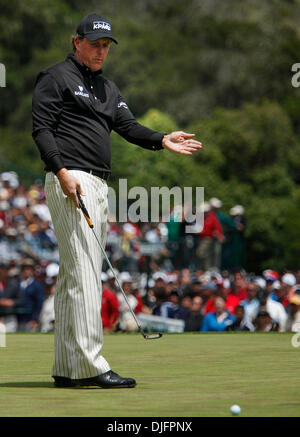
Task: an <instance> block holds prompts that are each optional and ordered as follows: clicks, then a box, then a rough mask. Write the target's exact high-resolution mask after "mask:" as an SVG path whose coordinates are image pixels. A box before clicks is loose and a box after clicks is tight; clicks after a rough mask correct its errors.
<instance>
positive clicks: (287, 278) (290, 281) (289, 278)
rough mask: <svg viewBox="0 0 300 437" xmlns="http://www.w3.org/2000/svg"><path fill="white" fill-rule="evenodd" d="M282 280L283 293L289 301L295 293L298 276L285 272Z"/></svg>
mask: <svg viewBox="0 0 300 437" xmlns="http://www.w3.org/2000/svg"><path fill="white" fill-rule="evenodd" d="M280 282H281V290H282V295H283V297H284V298H285V300H286V301H288V300H289V299H290V298H291V297H292V296H293V295H294V294H295V285H296V282H297V281H296V277H295V276H294V275H293V274H292V273H285V274H284V275H283V276H282V278H281V281H280ZM286 303H287V302H286Z"/></svg>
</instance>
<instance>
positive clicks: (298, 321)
mask: <svg viewBox="0 0 300 437" xmlns="http://www.w3.org/2000/svg"><path fill="white" fill-rule="evenodd" d="M286 331H288V332H300V296H299V295H298V294H294V295H293V296H291V297H290V298H289V315H288V318H287V322H286Z"/></svg>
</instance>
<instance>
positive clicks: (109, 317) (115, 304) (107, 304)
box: [101, 288, 120, 329]
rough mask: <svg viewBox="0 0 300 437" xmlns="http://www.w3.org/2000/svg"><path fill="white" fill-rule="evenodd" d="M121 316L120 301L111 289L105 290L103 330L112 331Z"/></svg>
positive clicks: (103, 294)
mask: <svg viewBox="0 0 300 437" xmlns="http://www.w3.org/2000/svg"><path fill="white" fill-rule="evenodd" d="M119 315H120V311H119V301H118V298H117V296H116V295H115V293H114V292H113V291H112V290H110V289H109V288H103V292H102V308H101V317H102V324H103V328H106V329H112V328H113V325H114V324H115V323H116V321H117V320H118V318H119Z"/></svg>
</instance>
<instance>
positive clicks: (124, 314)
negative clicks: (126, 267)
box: [117, 272, 138, 331]
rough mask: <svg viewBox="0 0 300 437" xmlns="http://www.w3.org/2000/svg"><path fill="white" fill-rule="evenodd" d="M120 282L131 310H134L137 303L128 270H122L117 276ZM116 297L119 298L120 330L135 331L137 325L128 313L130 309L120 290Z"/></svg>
mask: <svg viewBox="0 0 300 437" xmlns="http://www.w3.org/2000/svg"><path fill="white" fill-rule="evenodd" d="M119 280H120V283H121V285H122V288H123V291H124V293H125V294H126V297H127V299H128V302H129V305H130V307H131V308H132V309H133V311H135V310H136V308H137V305H138V300H137V299H136V297H135V296H134V295H133V294H132V282H133V280H132V277H131V275H130V273H129V272H122V273H121V274H120V276H119ZM117 298H118V300H119V305H120V306H119V311H120V318H119V328H120V329H121V330H122V331H136V330H137V326H136V323H135V321H134V319H133V317H132V314H131V313H130V310H129V308H128V305H127V303H126V302H125V299H124V297H123V295H122V293H121V292H118V293H117Z"/></svg>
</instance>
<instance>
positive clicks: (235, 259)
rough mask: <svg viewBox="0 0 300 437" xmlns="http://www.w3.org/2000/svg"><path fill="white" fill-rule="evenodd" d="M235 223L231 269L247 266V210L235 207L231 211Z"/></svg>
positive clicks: (239, 206)
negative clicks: (245, 236) (245, 233)
mask: <svg viewBox="0 0 300 437" xmlns="http://www.w3.org/2000/svg"><path fill="white" fill-rule="evenodd" d="M229 214H230V215H231V216H232V218H233V221H234V223H235V231H234V232H233V234H232V249H231V250H232V254H231V257H232V258H231V259H232V264H233V265H231V268H235V267H243V268H245V264H246V248H245V238H244V232H245V228H246V218H245V208H244V207H243V206H242V205H235V206H233V207H232V208H231V209H230V210H229Z"/></svg>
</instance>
